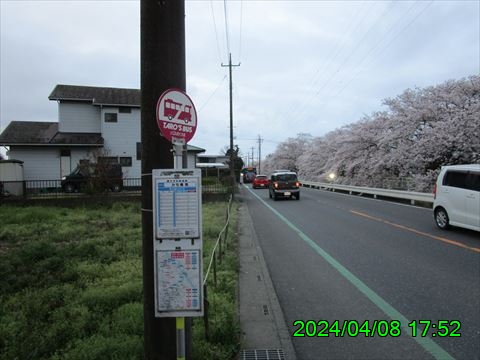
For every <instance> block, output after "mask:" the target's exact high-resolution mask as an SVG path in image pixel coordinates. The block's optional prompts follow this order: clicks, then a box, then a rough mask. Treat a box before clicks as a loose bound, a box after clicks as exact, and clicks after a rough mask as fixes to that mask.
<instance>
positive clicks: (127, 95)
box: [48, 85, 141, 107]
mask: <svg viewBox="0 0 480 360" xmlns="http://www.w3.org/2000/svg"><path fill="white" fill-rule="evenodd" d="M48 99H49V100H57V101H62V100H63V101H67V100H68V101H89V102H92V104H94V105H115V106H135V107H140V103H141V101H140V90H139V89H121V88H111V87H95V86H78V85H57V86H55V88H54V89H53V91H52V93H51V94H50V96H49V97H48Z"/></svg>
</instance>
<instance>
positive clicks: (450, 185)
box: [433, 164, 480, 231]
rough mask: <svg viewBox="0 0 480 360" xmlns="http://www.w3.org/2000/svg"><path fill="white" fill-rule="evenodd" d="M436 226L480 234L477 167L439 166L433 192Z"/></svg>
mask: <svg viewBox="0 0 480 360" xmlns="http://www.w3.org/2000/svg"><path fill="white" fill-rule="evenodd" d="M433 214H434V217H435V222H436V223H437V226H438V227H439V228H441V229H447V228H449V227H450V225H452V226H459V227H463V228H466V229H471V230H476V231H480V164H472V165H451V166H442V170H441V171H440V174H439V175H438V178H437V182H436V184H435V189H434V201H433Z"/></svg>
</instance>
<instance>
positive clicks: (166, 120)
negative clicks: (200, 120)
mask: <svg viewBox="0 0 480 360" xmlns="http://www.w3.org/2000/svg"><path fill="white" fill-rule="evenodd" d="M157 124H158V128H159V129H160V132H161V134H162V135H163V136H164V137H165V138H166V139H167V140H168V141H170V142H171V143H172V144H174V145H185V144H187V143H188V142H189V141H190V140H191V139H192V137H193V135H194V134H195V131H196V130H197V111H196V110H195V106H194V105H193V102H192V100H191V99H190V97H189V96H188V95H187V94H186V93H185V92H184V91H182V90H180V89H168V90H167V91H165V92H164V93H163V94H162V95H160V98H159V99H158V102H157Z"/></svg>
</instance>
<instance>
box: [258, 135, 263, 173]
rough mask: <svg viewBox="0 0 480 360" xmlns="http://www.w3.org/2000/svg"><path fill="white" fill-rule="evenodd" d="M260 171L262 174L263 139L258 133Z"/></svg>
mask: <svg viewBox="0 0 480 360" xmlns="http://www.w3.org/2000/svg"><path fill="white" fill-rule="evenodd" d="M257 141H258V173H259V174H261V173H262V172H261V166H260V164H261V161H262V141H263V139H262V138H261V137H260V135H258V140H257Z"/></svg>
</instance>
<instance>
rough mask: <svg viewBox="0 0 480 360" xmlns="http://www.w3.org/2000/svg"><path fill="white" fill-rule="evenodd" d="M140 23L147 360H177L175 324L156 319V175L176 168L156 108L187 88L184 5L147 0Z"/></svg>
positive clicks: (171, 0)
mask: <svg viewBox="0 0 480 360" xmlns="http://www.w3.org/2000/svg"><path fill="white" fill-rule="evenodd" d="M140 19H141V21H140V28H141V29H140V37H141V40H140V44H141V50H140V52H141V141H142V256H143V293H144V294H143V296H144V358H145V359H148V360H171V359H175V358H176V321H175V318H174V317H172V318H156V317H155V293H154V292H155V291H154V271H155V269H154V259H153V241H152V239H153V212H152V210H153V207H152V206H153V199H152V169H170V168H172V169H173V165H174V163H173V154H172V152H171V149H172V145H171V143H170V142H169V141H168V140H166V139H165V138H164V137H162V136H161V135H160V131H159V128H158V126H157V121H156V105H157V101H158V99H159V96H160V95H161V94H162V93H163V92H164V91H165V90H167V89H170V88H177V89H181V90H183V91H185V88H186V74H185V3H184V0H161V1H152V0H141V2H140ZM187 347H188V346H187ZM187 352H188V349H187Z"/></svg>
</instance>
